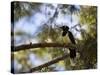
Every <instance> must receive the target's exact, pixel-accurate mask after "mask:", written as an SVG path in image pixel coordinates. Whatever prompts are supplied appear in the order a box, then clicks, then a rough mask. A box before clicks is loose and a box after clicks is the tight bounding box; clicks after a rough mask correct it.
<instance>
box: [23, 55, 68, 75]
mask: <svg viewBox="0 0 100 75" xmlns="http://www.w3.org/2000/svg"><path fill="white" fill-rule="evenodd" d="M68 56H69V54H67V53H66V54H63V56H59V57H57V58H55V59H53V60H51V61H49V62H47V63H44V64H42V65H39V66H37V67H34V68H32V69H30V70H29V71H27V72H21V73H32V72H35V71H38V70H41V69H42V68H44V67H48V66H50V65H52V64H55V63H57V62H59V61H61V60H64V59H66V58H67V57H68Z"/></svg>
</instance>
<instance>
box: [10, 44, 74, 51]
mask: <svg viewBox="0 0 100 75" xmlns="http://www.w3.org/2000/svg"><path fill="white" fill-rule="evenodd" d="M44 47H64V48H75V46H74V45H72V44H60V43H36V44H25V45H21V46H15V47H14V46H11V51H12V52H15V51H20V50H27V49H30V48H44Z"/></svg>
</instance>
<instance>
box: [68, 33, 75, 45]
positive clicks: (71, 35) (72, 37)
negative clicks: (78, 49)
mask: <svg viewBox="0 0 100 75" xmlns="http://www.w3.org/2000/svg"><path fill="white" fill-rule="evenodd" d="M68 37H69V39H70V41H71V42H72V43H73V44H76V42H75V38H74V36H73V34H72V32H70V31H68Z"/></svg>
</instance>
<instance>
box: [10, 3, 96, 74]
mask: <svg viewBox="0 0 100 75" xmlns="http://www.w3.org/2000/svg"><path fill="white" fill-rule="evenodd" d="M12 4H13V5H14V7H13V8H14V9H13V10H11V11H12V12H13V13H14V18H13V19H12V20H11V32H12V33H14V34H12V35H11V38H12V39H11V42H12V45H14V46H20V45H23V44H30V42H32V44H35V43H66V44H68V43H69V39H68V37H67V36H66V37H64V38H63V39H62V31H61V30H60V29H59V28H58V27H60V26H63V25H65V26H68V27H69V28H70V29H69V30H70V31H71V32H72V33H73V35H74V37H75V40H76V42H77V44H78V51H79V54H78V53H77V54H78V58H77V64H76V65H75V66H74V67H73V66H72V65H71V64H70V58H69V57H68V58H66V59H64V60H62V61H59V62H58V63H55V64H53V65H51V66H48V67H45V68H42V69H41V70H38V71H37V72H50V71H66V70H81V69H95V68H97V7H96V6H81V5H67V4H48V3H31V2H30V3H29V2H14V3H12ZM11 15H12V14H11ZM12 16H13V15H12ZM13 42H14V43H13ZM66 51H68V49H66ZM64 52H65V51H64V48H59V47H58V48H53V47H50V48H47V47H46V48H31V49H29V50H21V51H17V52H11V57H12V59H11V62H12V63H11V69H13V70H14V73H20V72H27V71H28V70H30V69H31V68H33V67H36V66H39V65H41V64H43V63H45V62H48V61H49V60H52V59H54V58H56V57H58V56H59V55H63V54H64Z"/></svg>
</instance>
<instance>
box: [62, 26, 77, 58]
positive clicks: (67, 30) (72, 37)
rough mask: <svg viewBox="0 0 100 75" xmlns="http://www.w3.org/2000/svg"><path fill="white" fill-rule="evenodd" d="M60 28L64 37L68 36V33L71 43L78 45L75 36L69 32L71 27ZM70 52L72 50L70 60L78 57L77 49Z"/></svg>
mask: <svg viewBox="0 0 100 75" xmlns="http://www.w3.org/2000/svg"><path fill="white" fill-rule="evenodd" d="M60 28H61V29H62V30H63V33H62V36H66V34H67V33H68V37H69V39H70V41H71V43H72V44H76V42H75V39H74V36H73V34H72V33H71V32H70V31H69V27H68V26H62V27H60ZM69 50H70V58H72V59H74V58H75V57H76V49H73V48H69Z"/></svg>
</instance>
